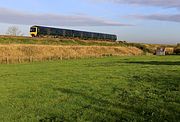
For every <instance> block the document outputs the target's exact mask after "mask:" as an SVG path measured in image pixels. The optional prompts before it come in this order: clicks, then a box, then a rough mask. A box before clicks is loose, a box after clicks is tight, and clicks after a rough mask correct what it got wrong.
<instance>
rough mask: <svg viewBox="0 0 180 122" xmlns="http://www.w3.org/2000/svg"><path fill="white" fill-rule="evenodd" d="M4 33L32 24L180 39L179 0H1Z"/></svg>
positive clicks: (151, 39)
mask: <svg viewBox="0 0 180 122" xmlns="http://www.w3.org/2000/svg"><path fill="white" fill-rule="evenodd" d="M0 2H1V4H0V27H1V28H0V34H5V33H6V30H7V28H8V27H9V26H14V25H15V26H18V27H19V28H20V29H21V30H22V31H23V33H24V35H28V32H29V27H30V26H32V25H44V26H53V27H62V28H70V29H77V30H86V31H95V32H104V33H112V34H116V35H118V39H119V40H127V41H130V42H144V43H168V44H176V43H178V42H180V34H179V32H180V1H179V0H51V1H50V0H0Z"/></svg>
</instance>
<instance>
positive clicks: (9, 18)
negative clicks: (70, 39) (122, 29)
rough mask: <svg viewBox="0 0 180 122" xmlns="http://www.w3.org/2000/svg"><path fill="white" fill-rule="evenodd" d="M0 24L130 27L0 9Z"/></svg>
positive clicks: (82, 17) (77, 18)
mask: <svg viewBox="0 0 180 122" xmlns="http://www.w3.org/2000/svg"><path fill="white" fill-rule="evenodd" d="M0 22H1V23H8V24H24V25H34V24H36V25H49V26H53V25H55V26H130V25H129V24H123V23H120V22H115V21H109V20H104V19H101V18H96V17H91V16H86V15H58V14H33V13H27V12H26V13H25V12H20V11H14V10H11V9H6V8H0Z"/></svg>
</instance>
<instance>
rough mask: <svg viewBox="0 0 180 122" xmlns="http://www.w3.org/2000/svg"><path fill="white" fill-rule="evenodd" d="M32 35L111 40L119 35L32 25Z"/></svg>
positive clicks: (114, 39)
mask: <svg viewBox="0 0 180 122" xmlns="http://www.w3.org/2000/svg"><path fill="white" fill-rule="evenodd" d="M30 35H31V36H32V37H44V36H51V37H52V36H54V37H59V36H63V37H72V38H73V37H76V38H82V39H95V40H109V41H116V40H117V36H116V35H112V34H104V33H95V32H87V31H78V30H70V29H61V28H51V27H43V26H32V27H31V28H30Z"/></svg>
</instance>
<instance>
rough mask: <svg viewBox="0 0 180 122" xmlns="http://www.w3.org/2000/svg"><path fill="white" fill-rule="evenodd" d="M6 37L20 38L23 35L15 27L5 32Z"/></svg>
mask: <svg viewBox="0 0 180 122" xmlns="http://www.w3.org/2000/svg"><path fill="white" fill-rule="evenodd" d="M6 34H7V35H11V36H22V35H23V33H22V32H21V30H20V29H19V28H18V27H16V26H10V27H9V28H8V30H7V32H6Z"/></svg>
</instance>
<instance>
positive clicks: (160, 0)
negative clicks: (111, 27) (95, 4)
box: [94, 0, 180, 9]
mask: <svg viewBox="0 0 180 122" xmlns="http://www.w3.org/2000/svg"><path fill="white" fill-rule="evenodd" d="M94 1H110V2H114V3H119V4H132V5H143V6H157V7H163V8H178V9H180V0H94Z"/></svg>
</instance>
